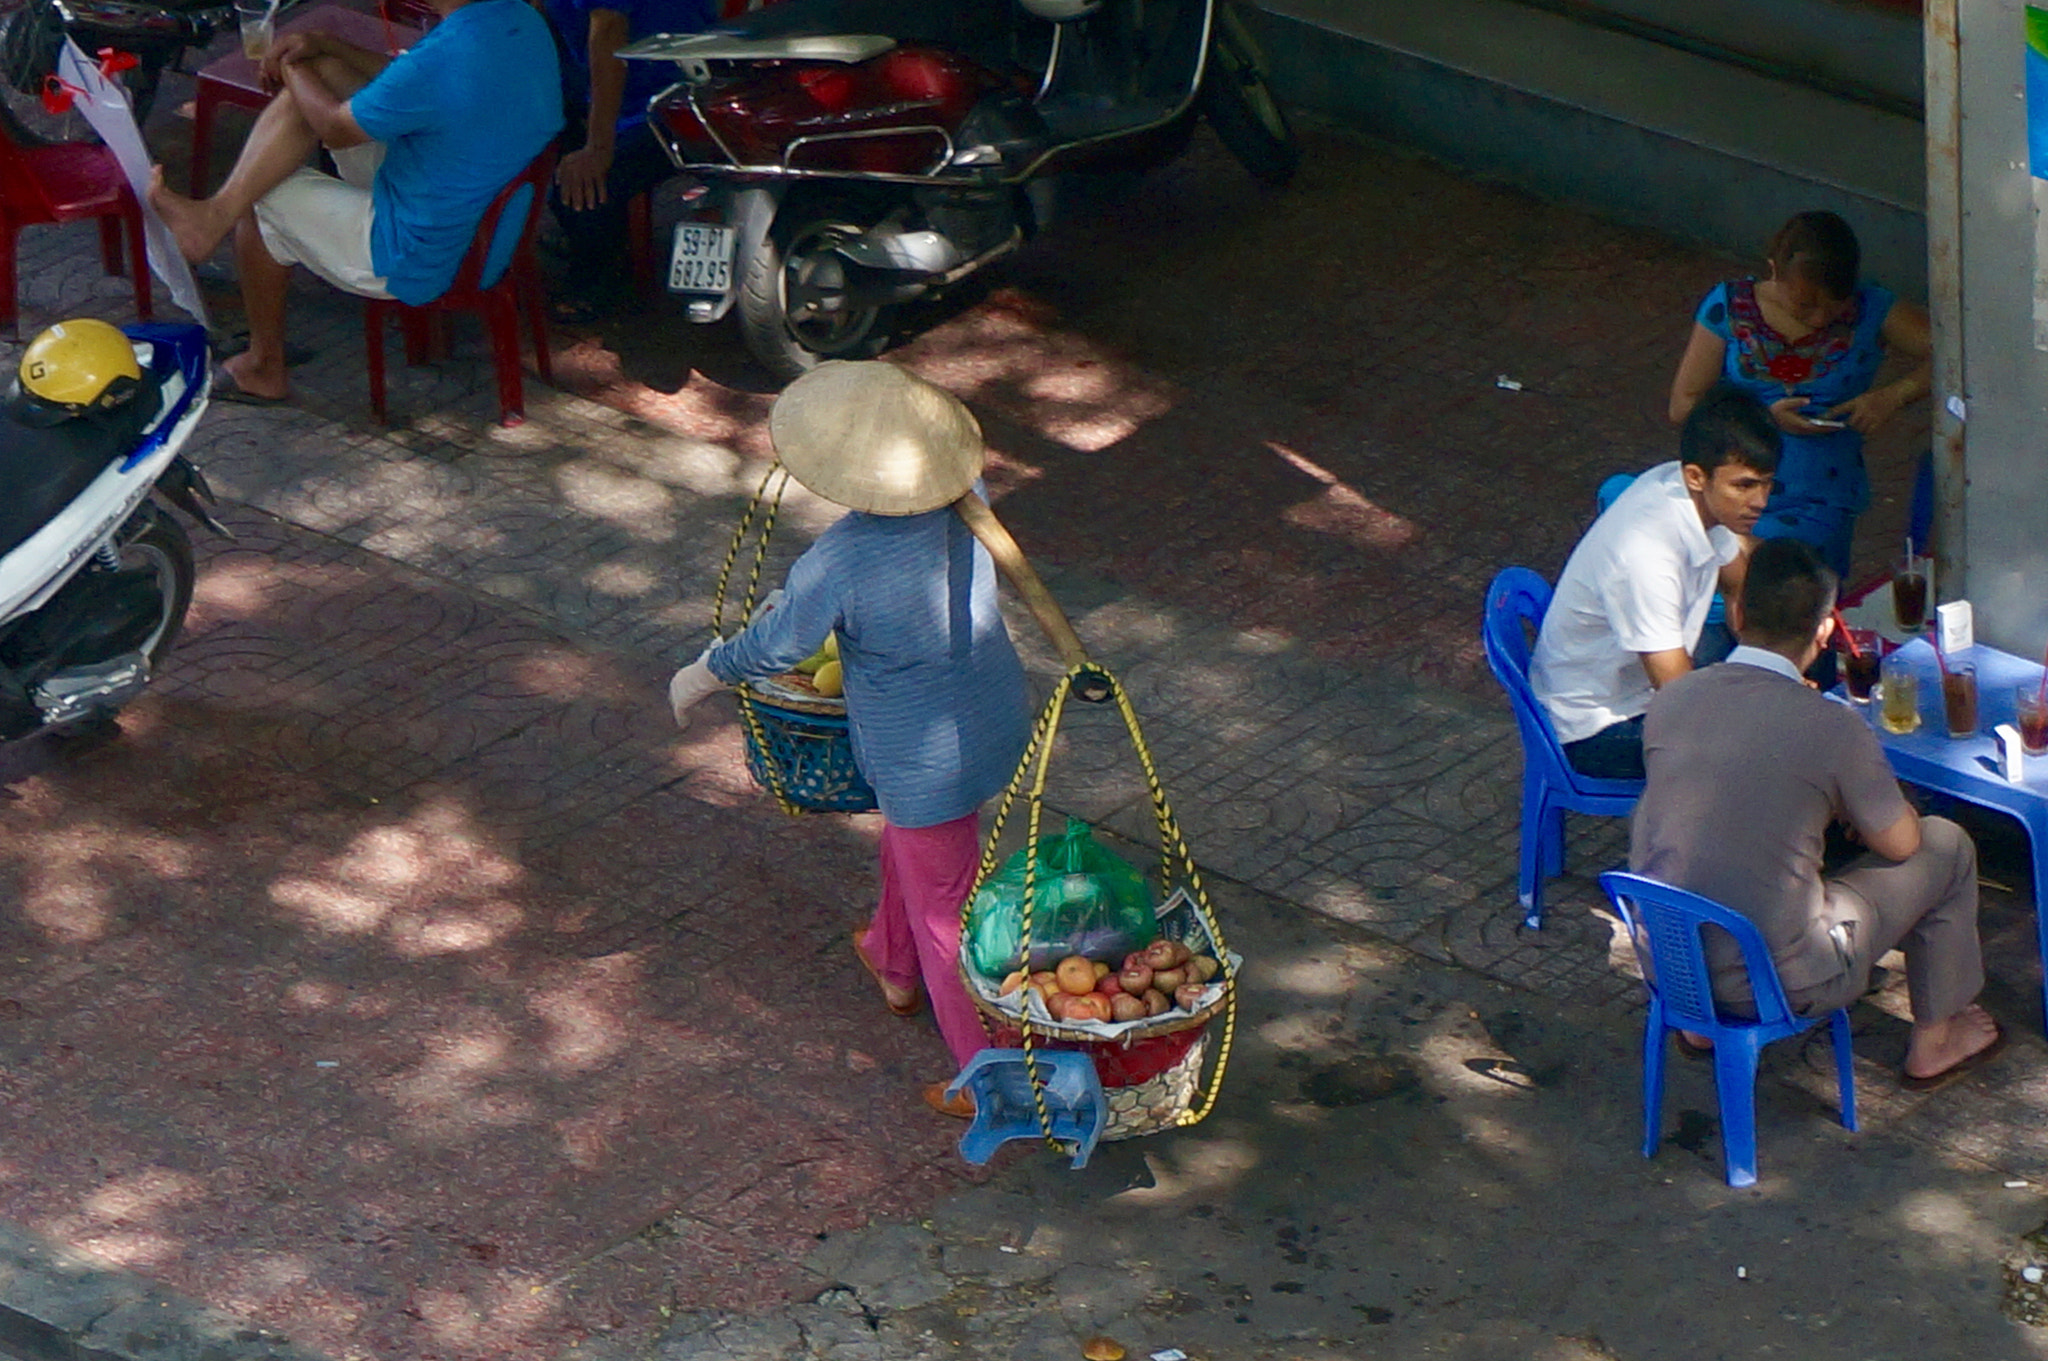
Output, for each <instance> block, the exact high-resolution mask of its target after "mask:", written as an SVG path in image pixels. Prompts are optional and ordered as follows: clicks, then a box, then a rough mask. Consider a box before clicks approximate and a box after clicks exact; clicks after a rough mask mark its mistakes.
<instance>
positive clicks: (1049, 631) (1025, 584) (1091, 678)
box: [953, 491, 1111, 703]
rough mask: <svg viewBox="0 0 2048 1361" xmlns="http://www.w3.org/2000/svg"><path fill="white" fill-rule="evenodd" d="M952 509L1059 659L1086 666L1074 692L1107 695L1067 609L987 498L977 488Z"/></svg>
mask: <svg viewBox="0 0 2048 1361" xmlns="http://www.w3.org/2000/svg"><path fill="white" fill-rule="evenodd" d="M953 511H954V513H955V514H957V515H958V516H959V517H960V518H961V519H962V520H963V521H965V522H966V524H967V528H968V529H969V530H971V531H972V532H973V534H974V537H975V538H977V539H979V540H980V541H981V546H982V547H984V548H986V549H987V550H988V555H989V556H990V557H991V558H994V559H995V563H996V568H997V570H998V571H1000V572H1001V573H1002V574H1003V575H1004V576H1006V577H1008V578H1009V579H1010V584H1011V585H1013V586H1015V587H1016V588H1017V594H1019V595H1021V596H1023V597H1024V604H1025V607H1026V608H1028V609H1029V610H1030V611H1031V617H1032V618H1033V619H1036V620H1037V621H1038V626H1039V627H1040V628H1041V629H1044V630H1045V636H1046V637H1047V638H1049V639H1051V640H1052V645H1053V647H1054V648H1055V649H1056V650H1057V651H1058V652H1059V654H1060V660H1061V661H1063V662H1065V663H1066V664H1067V669H1068V670H1070V671H1071V670H1075V669H1076V668H1082V667H1089V668H1091V670H1090V673H1089V674H1087V675H1084V676H1080V677H1077V678H1076V680H1075V682H1074V693H1075V694H1077V695H1079V696H1080V697H1081V698H1082V699H1085V700H1089V701H1092V702H1095V703H1101V702H1102V701H1103V700H1106V699H1108V698H1109V696H1110V693H1111V687H1110V685H1109V683H1108V677H1106V676H1098V675H1097V674H1096V673H1094V672H1093V670H1092V664H1091V663H1090V662H1089V660H1088V649H1087V648H1085V647H1083V646H1082V645H1081V637H1080V635H1079V634H1077V633H1075V632H1074V626H1073V625H1072V624H1071V623H1069V622H1068V620H1067V612H1066V611H1065V610H1063V609H1061V608H1060V602H1059V601H1057V600H1054V599H1053V598H1052V592H1050V591H1048V590H1046V589H1045V583H1044V582H1043V581H1040V580H1039V579H1038V573H1037V572H1036V571H1034V570H1032V566H1031V563H1030V561H1029V560H1028V559H1026V558H1025V556H1024V550H1023V549H1021V548H1019V547H1018V546H1017V541H1016V540H1015V539H1013V538H1011V537H1010V531H1009V530H1007V529H1005V528H1003V522H1002V521H1001V520H998V519H997V518H996V513H995V511H993V510H991V509H990V508H989V504H988V502H986V501H984V500H982V499H981V495H980V493H978V492H972V491H970V492H968V493H967V494H966V495H965V496H963V497H961V498H960V499H959V500H958V501H955V502H954V503H953Z"/></svg>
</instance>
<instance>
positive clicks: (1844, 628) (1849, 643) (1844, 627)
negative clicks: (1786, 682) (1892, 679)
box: [1828, 605, 2048, 684]
mask: <svg viewBox="0 0 2048 1361" xmlns="http://www.w3.org/2000/svg"><path fill="white" fill-rule="evenodd" d="M1828 613H1829V614H1831V615H1833V616H1834V619H1835V631H1836V632H1837V633H1839V634H1841V635H1842V646H1844V647H1846V648H1848V649H1849V655H1850V656H1851V657H1861V656H1862V655H1863V654H1862V653H1861V652H1858V651H1857V650H1856V635H1855V634H1854V633H1852V632H1851V631H1850V629H1849V621H1848V620H1846V619H1844V618H1842V607H1841V606H1839V605H1836V606H1834V607H1832V608H1831V609H1829V611H1828ZM2041 679H2042V681H2043V682H2044V684H2048V673H2044V674H2043V675H2042V677H2041Z"/></svg>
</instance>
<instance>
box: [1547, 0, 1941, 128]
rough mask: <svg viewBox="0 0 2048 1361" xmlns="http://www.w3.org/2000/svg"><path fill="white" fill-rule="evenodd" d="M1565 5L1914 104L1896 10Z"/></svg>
mask: <svg viewBox="0 0 2048 1361" xmlns="http://www.w3.org/2000/svg"><path fill="white" fill-rule="evenodd" d="M1550 2H1551V0H1533V3H1536V4H1539V5H1541V4H1546V3H1550ZM1568 2H1569V3H1570V4H1571V5H1573V6H1582V7H1585V8H1590V9H1595V10H1606V11H1610V12H1612V13H1614V14H1616V15H1620V16H1623V17H1625V18H1628V19H1632V20H1636V21H1639V22H1641V23H1645V24H1651V25H1655V26H1656V27H1658V28H1664V29H1669V30H1671V31H1673V32H1676V33H1684V34H1690V35H1693V36H1696V37H1698V38H1700V39H1702V40H1704V41H1706V42H1709V43H1712V44H1714V45H1716V46H1718V47H1725V48H1727V49H1728V50H1730V51H1733V52H1742V53H1747V54H1749V55H1751V56H1754V57H1756V58H1758V59H1759V60H1761V61H1764V62H1768V63H1770V64H1772V65H1774V66H1778V67H1781V68H1783V69H1784V70H1785V71H1786V72H1787V73H1801V72H1803V73H1810V74H1811V75H1812V76H1813V77H1814V78H1816V79H1819V80H1822V81H1825V82H1827V83H1829V84H1832V85H1840V86H1847V87H1862V88H1867V89H1871V90H1876V91H1879V92H1881V93H1883V94H1885V95H1888V96H1890V97H1892V98H1894V99H1900V100H1905V101H1907V102H1910V103H1914V104H1917V103H1919V102H1920V17H1919V15H1918V14H1915V13H1911V12H1909V11H1907V10H1904V9H1901V8H1897V7H1892V6H1881V5H1875V4H1871V3H1868V0H1568Z"/></svg>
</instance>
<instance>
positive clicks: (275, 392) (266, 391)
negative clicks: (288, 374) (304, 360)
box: [220, 350, 292, 398]
mask: <svg viewBox="0 0 2048 1361" xmlns="http://www.w3.org/2000/svg"><path fill="white" fill-rule="evenodd" d="M220 367H221V372H223V373H225V374H226V375H227V376H228V377H230V378H232V379H234V380H235V386H236V387H238V388H240V389H241V390H242V391H244V392H246V393H248V394H249V395H250V396H251V397H280V398H282V397H289V396H291V391H292V390H291V384H290V383H288V382H286V381H285V376H284V366H283V365H282V364H279V365H277V366H275V371H274V372H273V371H272V369H271V368H270V367H267V366H266V367H264V368H258V367H256V365H254V364H252V363H251V362H250V361H249V351H247V350H244V351H242V353H240V354H237V355H231V356H229V357H228V358H226V359H223V360H221V361H220Z"/></svg>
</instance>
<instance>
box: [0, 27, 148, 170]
mask: <svg viewBox="0 0 2048 1361" xmlns="http://www.w3.org/2000/svg"><path fill="white" fill-rule="evenodd" d="M63 40H64V24H63V20H62V19H61V18H60V17H59V16H58V14H57V10H56V7H55V6H54V5H52V4H51V3H50V0H0V123H4V124H5V125H6V128H7V132H8V135H10V136H11V137H13V138H14V139H15V141H17V142H19V143H20V144H21V145H23V146H55V145H56V144H58V143H60V142H89V141H93V140H95V139H96V138H97V136H98V134H96V133H94V132H93V130H92V125H91V124H89V123H87V122H86V121H85V116H84V115H83V114H80V113H78V112H76V111H72V112H69V113H58V114H53V113H51V112H50V111H49V110H48V109H46V108H44V107H43V100H42V88H43V79H44V77H46V76H49V75H51V74H52V73H53V72H55V70H56V69H57V50H58V48H60V47H61V46H62V45H63ZM162 76H163V66H162V65H161V63H160V62H155V61H144V62H143V63H142V64H141V65H139V66H134V67H130V68H129V69H128V70H127V71H125V72H123V73H122V75H121V83H122V84H123V85H125V86H126V87H127V89H128V102H129V104H130V105H131V106H132V107H133V108H134V110H135V121H136V122H137V123H138V124H139V123H141V122H142V121H143V120H145V119H147V118H148V117H149V111H150V108H151V107H152V106H153V105H154V104H155V103H156V92H157V87H158V85H159V84H160V83H161V80H162Z"/></svg>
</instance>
